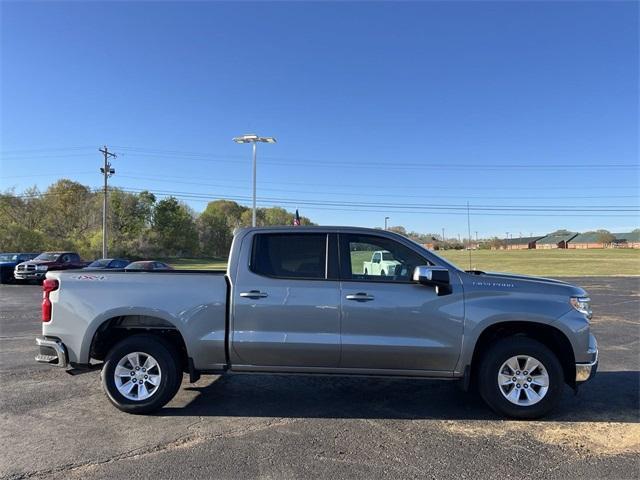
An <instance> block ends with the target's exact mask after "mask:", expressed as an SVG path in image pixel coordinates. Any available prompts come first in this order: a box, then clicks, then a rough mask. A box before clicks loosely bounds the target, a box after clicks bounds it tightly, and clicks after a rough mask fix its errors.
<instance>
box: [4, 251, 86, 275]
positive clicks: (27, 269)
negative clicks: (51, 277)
mask: <svg viewBox="0 0 640 480" xmlns="http://www.w3.org/2000/svg"><path fill="white" fill-rule="evenodd" d="M86 266H87V262H83V261H82V260H81V259H80V255H78V254H77V253H76V252H44V253H41V254H40V255H38V256H37V257H36V258H34V259H33V260H29V261H27V262H22V263H19V264H18V265H16V268H15V270H14V272H13V275H14V277H15V278H16V280H38V281H40V280H44V277H45V276H46V274H47V272H48V271H52V270H71V269H74V268H84V267H86Z"/></svg>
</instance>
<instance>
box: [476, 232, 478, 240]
mask: <svg viewBox="0 0 640 480" xmlns="http://www.w3.org/2000/svg"><path fill="white" fill-rule="evenodd" d="M476 243H478V231H477V230H476Z"/></svg>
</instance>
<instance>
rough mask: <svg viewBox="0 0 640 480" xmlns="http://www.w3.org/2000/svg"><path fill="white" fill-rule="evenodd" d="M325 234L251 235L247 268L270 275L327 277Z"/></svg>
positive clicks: (313, 278)
mask: <svg viewBox="0 0 640 480" xmlns="http://www.w3.org/2000/svg"><path fill="white" fill-rule="evenodd" d="M327 242H328V236H327V234H316V233H300V234H292V233H268V234H267V233H264V234H257V235H255V236H254V237H253V249H252V252H251V264H250V268H251V271H252V272H254V273H257V274H259V275H264V276H267V277H274V278H296V279H310V280H318V279H325V278H327Z"/></svg>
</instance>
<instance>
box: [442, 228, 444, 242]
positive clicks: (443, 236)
mask: <svg viewBox="0 0 640 480" xmlns="http://www.w3.org/2000/svg"><path fill="white" fill-rule="evenodd" d="M442 242H443V243H444V227H442Z"/></svg>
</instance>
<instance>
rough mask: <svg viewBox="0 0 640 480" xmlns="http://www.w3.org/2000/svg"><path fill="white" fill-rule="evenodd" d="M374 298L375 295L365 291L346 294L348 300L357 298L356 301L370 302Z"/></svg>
mask: <svg viewBox="0 0 640 480" xmlns="http://www.w3.org/2000/svg"><path fill="white" fill-rule="evenodd" d="M374 298H375V297H373V295H367V294H366V293H364V292H358V293H352V294H349V295H347V296H346V299H347V300H355V301H356V302H369V301H371V300H373V299H374Z"/></svg>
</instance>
